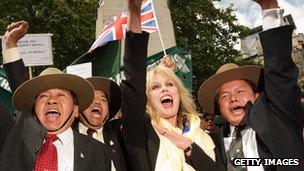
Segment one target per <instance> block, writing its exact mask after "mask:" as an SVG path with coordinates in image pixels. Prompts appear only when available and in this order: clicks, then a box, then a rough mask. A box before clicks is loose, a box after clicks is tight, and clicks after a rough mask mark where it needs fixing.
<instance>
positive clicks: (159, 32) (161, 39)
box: [151, 0, 167, 56]
mask: <svg viewBox="0 0 304 171" xmlns="http://www.w3.org/2000/svg"><path fill="white" fill-rule="evenodd" d="M151 4H152V8H153V9H154V10H153V15H154V17H155V21H156V26H157V28H158V29H157V32H158V37H159V39H160V44H161V46H162V48H163V52H164V54H165V55H164V56H166V55H167V53H166V49H165V46H164V42H163V37H162V34H161V31H160V28H159V25H158V20H157V16H156V14H155V8H154V4H153V0H151Z"/></svg>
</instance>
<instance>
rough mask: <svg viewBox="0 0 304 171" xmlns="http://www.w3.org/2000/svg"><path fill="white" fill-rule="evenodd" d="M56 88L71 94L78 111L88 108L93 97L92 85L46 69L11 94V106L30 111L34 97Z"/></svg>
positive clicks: (54, 69)
mask: <svg viewBox="0 0 304 171" xmlns="http://www.w3.org/2000/svg"><path fill="white" fill-rule="evenodd" d="M53 88H58V89H66V90H69V91H70V92H72V93H73V94H74V95H75V97H76V100H77V105H78V107H79V111H82V110H84V109H86V108H88V107H89V106H90V105H91V103H92V101H93V97H94V91H93V87H92V85H91V84H90V83H89V81H87V80H86V79H83V78H81V77H79V76H76V75H72V74H66V73H63V72H62V71H60V70H59V69H57V68H47V69H45V70H44V71H42V72H41V73H40V74H39V76H37V77H35V78H33V79H30V80H28V81H26V82H24V83H23V84H21V85H20V86H19V87H18V88H17V90H16V91H15V92H14V94H13V99H12V100H13V104H14V106H15V108H16V109H18V110H28V111H31V110H32V109H33V106H34V104H35V100H36V97H37V96H38V95H39V94H40V93H41V92H43V91H46V90H49V89H53Z"/></svg>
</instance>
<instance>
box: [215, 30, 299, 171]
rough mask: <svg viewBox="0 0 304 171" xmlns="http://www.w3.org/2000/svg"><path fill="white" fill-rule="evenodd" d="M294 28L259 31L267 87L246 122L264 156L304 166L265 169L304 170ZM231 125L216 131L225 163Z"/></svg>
mask: <svg viewBox="0 0 304 171" xmlns="http://www.w3.org/2000/svg"><path fill="white" fill-rule="evenodd" d="M292 31H293V28H292V27H291V26H284V27H278V28H274V29H271V30H268V31H264V32H262V33H261V34H260V39H261V44H262V47H263V52H264V59H265V68H264V76H262V77H261V78H264V79H262V80H261V83H262V84H261V85H260V86H263V88H264V91H263V92H262V93H261V94H260V96H259V97H258V99H257V100H256V102H255V104H254V105H253V106H252V108H251V109H250V111H249V112H248V115H247V118H246V119H247V125H248V126H249V127H251V128H252V129H253V130H254V131H255V132H256V140H257V144H258V153H259V156H260V157H261V158H270V157H273V158H294V159H300V165H301V166H274V167H264V168H265V170H281V171H285V170H304V165H303V163H304V142H303V135H302V131H303V123H304V112H303V106H302V105H301V103H300V90H299V87H298V86H297V76H298V68H297V67H296V66H295V64H294V63H293V61H292V59H291V52H292V47H291V45H292V43H291V35H292ZM228 129H229V126H228V125H224V126H223V127H222V128H220V129H219V130H217V131H215V136H214V137H215V139H216V142H217V143H219V144H220V145H219V146H220V147H221V151H222V157H223V161H224V162H225V163H226V160H227V159H226V154H225V149H224V145H223V144H224V142H223V137H225V136H226V134H227V131H228Z"/></svg>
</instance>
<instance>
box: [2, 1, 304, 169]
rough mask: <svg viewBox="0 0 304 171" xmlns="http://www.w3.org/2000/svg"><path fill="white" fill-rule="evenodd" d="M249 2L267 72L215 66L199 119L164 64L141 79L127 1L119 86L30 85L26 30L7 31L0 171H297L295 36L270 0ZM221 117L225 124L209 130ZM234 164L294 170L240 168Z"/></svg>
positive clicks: (55, 78) (56, 76)
mask: <svg viewBox="0 0 304 171" xmlns="http://www.w3.org/2000/svg"><path fill="white" fill-rule="evenodd" d="M254 1H255V2H256V3H258V4H259V5H260V6H261V8H262V10H263V28H264V31H263V32H261V33H260V39H261V44H262V48H263V53H264V58H265V67H264V68H261V67H259V66H238V65H236V64H233V63H229V64H225V65H223V66H221V67H220V68H219V69H218V71H217V72H216V73H215V74H214V75H212V76H211V77H210V78H209V79H207V80H206V81H205V82H204V83H202V85H201V87H200V89H199V91H198V101H199V104H200V106H201V108H202V109H203V110H204V114H203V115H200V114H199V112H198V111H197V109H196V105H195V103H194V99H193V97H192V95H191V93H190V92H189V91H188V90H187V89H186V88H185V86H184V85H183V83H182V81H181V80H180V79H179V78H178V77H177V76H176V75H175V73H174V69H175V66H174V64H173V63H172V61H170V60H169V59H168V57H165V58H164V59H163V61H162V63H161V64H159V65H158V66H156V67H154V68H153V69H151V70H149V71H148V72H147V66H146V63H145V59H146V57H147V48H148V39H149V34H148V33H145V32H142V31H141V25H140V7H141V3H142V0H128V1H127V8H128V31H127V32H126V39H125V52H124V57H123V63H124V66H125V73H124V74H125V79H124V80H123V81H122V83H121V85H118V84H116V83H115V82H113V81H112V80H110V79H108V78H104V77H90V78H87V79H84V78H81V77H78V76H76V75H72V74H66V73H63V72H62V71H60V70H59V69H57V68H52V67H51V68H47V69H45V70H44V71H42V72H41V73H40V74H39V76H37V77H35V78H32V79H29V78H28V73H27V70H26V68H25V66H24V63H23V61H22V59H21V58H20V55H19V52H18V48H17V42H18V40H20V39H21V38H22V37H23V36H24V35H25V34H26V33H27V30H28V27H29V26H28V23H27V22H26V21H18V22H13V23H11V24H10V25H9V26H8V27H7V31H6V33H5V43H6V49H4V52H3V63H4V69H5V71H6V74H7V76H8V80H9V84H10V87H11V89H12V91H13V92H14V94H13V99H12V101H13V104H14V107H15V109H16V111H15V117H14V116H13V115H12V114H9V113H8V112H7V111H6V110H5V106H3V105H2V104H0V150H1V151H0V170H36V171H42V170H62V171H63V170H112V171H115V170H117V171H124V170H135V171H137V170H138V171H143V170H144V171H146V170H156V171H191V170H193V171H194V170H198V171H203V170H210V171H211V170H212V171H214V170H231V171H234V170H250V171H263V170H265V171H266V170H278V171H285V170H299V171H300V170H304V139H303V124H304V111H303V105H302V104H301V92H300V89H299V87H298V85H297V82H296V80H297V76H298V69H297V67H296V66H295V64H294V63H293V61H292V59H291V51H292V39H291V38H292V31H293V28H292V26H281V22H280V21H281V20H282V16H281V15H282V13H281V9H280V8H279V6H278V3H277V0H254ZM265 18H267V19H265ZM266 21H267V22H266ZM269 21H272V22H269ZM202 43H203V42H202ZM118 112H120V113H121V117H119V118H115V115H116V114H117V113H118ZM219 115H221V116H222V118H223V119H224V120H225V122H222V123H217V122H216V119H217V118H218V117H217V116H219ZM114 118H115V119H114ZM235 159H275V161H277V160H278V159H282V160H283V159H288V160H289V161H290V160H292V161H293V164H290V163H289V164H278V163H274V164H265V163H262V164H258V165H250V164H249V165H248V164H245V165H242V164H241V165H238V164H237V163H236V162H235Z"/></svg>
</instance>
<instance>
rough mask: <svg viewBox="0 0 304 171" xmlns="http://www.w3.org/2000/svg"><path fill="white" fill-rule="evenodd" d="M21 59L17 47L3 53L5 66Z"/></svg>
mask: <svg viewBox="0 0 304 171" xmlns="http://www.w3.org/2000/svg"><path fill="white" fill-rule="evenodd" d="M19 59H21V58H20V55H19V50H18V48H17V47H14V48H9V49H5V50H4V51H3V64H7V63H11V62H15V61H17V60H19Z"/></svg>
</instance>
